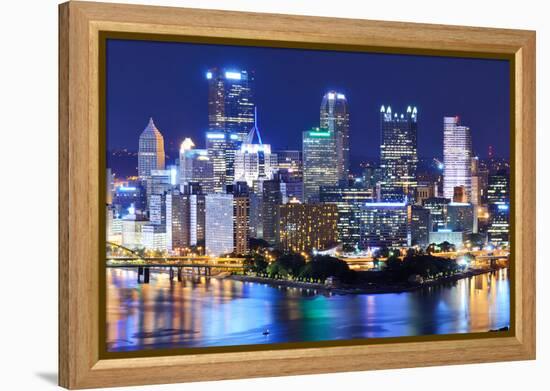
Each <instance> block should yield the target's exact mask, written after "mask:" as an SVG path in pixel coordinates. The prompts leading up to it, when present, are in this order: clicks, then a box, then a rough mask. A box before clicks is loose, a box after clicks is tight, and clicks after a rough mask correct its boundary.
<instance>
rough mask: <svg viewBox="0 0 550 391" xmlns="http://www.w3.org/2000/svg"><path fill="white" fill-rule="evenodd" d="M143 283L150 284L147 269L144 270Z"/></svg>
mask: <svg viewBox="0 0 550 391" xmlns="http://www.w3.org/2000/svg"><path fill="white" fill-rule="evenodd" d="M143 283H144V284H149V268H148V267H146V268H144V269H143Z"/></svg>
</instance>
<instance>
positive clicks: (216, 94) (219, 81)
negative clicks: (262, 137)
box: [206, 68, 255, 141]
mask: <svg viewBox="0 0 550 391" xmlns="http://www.w3.org/2000/svg"><path fill="white" fill-rule="evenodd" d="M206 79H207V81H208V125H209V129H210V130H214V131H221V132H226V133H234V134H236V135H238V138H239V141H244V140H245V139H246V136H247V135H248V132H249V130H250V128H251V127H252V125H253V124H254V107H255V104H254V88H253V84H254V75H253V73H251V72H248V71H246V70H233V69H231V70H229V69H222V68H211V69H209V70H208V72H206Z"/></svg>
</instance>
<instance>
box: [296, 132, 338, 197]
mask: <svg viewBox="0 0 550 391" xmlns="http://www.w3.org/2000/svg"><path fill="white" fill-rule="evenodd" d="M302 157H303V171H304V176H303V178H304V179H303V181H304V182H303V183H304V191H303V193H304V202H306V203H310V202H311V203H315V202H319V189H320V187H321V186H336V185H337V184H338V155H337V153H336V137H335V133H334V132H331V131H330V130H327V129H320V128H312V129H311V130H308V131H305V132H303V133H302Z"/></svg>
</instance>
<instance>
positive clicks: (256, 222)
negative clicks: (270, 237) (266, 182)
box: [248, 188, 264, 239]
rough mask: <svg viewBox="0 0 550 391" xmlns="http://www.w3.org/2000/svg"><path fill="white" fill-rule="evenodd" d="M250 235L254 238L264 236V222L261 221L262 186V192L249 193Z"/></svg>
mask: <svg viewBox="0 0 550 391" xmlns="http://www.w3.org/2000/svg"><path fill="white" fill-rule="evenodd" d="M248 196H249V200H250V228H249V232H250V237H251V238H255V239H263V237H264V223H263V218H262V214H263V204H262V200H263V188H262V192H260V193H259V194H258V193H250V194H249V195H248Z"/></svg>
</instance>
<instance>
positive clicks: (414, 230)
mask: <svg viewBox="0 0 550 391" xmlns="http://www.w3.org/2000/svg"><path fill="white" fill-rule="evenodd" d="M409 224H410V231H411V246H420V247H426V246H428V245H429V244H430V243H429V240H430V231H431V230H432V221H431V216H430V210H429V209H427V208H424V207H422V206H419V205H409Z"/></svg>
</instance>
